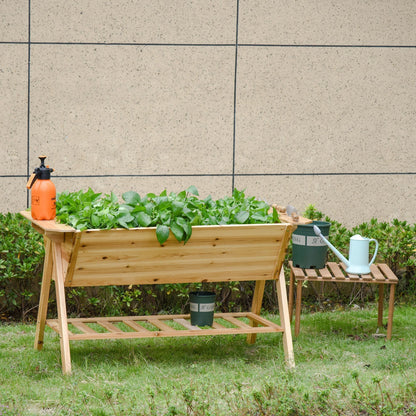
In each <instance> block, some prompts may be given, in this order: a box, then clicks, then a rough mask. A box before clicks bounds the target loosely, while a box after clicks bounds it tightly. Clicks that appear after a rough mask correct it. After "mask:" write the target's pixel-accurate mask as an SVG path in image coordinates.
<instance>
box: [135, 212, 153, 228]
mask: <svg viewBox="0 0 416 416" xmlns="http://www.w3.org/2000/svg"><path fill="white" fill-rule="evenodd" d="M136 219H137V222H138V223H139V225H140V226H141V227H148V226H149V225H150V223H151V222H152V218H151V217H150V215H148V214H146V213H145V212H139V213H138V214H137V215H136Z"/></svg>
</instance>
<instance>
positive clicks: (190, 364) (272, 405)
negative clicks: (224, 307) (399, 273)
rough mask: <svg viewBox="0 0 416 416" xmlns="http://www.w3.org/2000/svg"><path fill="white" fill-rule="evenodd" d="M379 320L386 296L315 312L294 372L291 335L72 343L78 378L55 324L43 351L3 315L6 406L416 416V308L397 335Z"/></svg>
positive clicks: (8, 411) (23, 410)
mask: <svg viewBox="0 0 416 416" xmlns="http://www.w3.org/2000/svg"><path fill="white" fill-rule="evenodd" d="M267 317H268V318H269V319H271V320H275V321H276V322H278V317H274V316H267ZM376 324H377V306H376V305H371V307H369V308H368V309H364V310H348V311H334V312H320V313H313V314H308V313H304V314H303V315H302V323H301V333H300V335H299V337H298V338H297V339H296V340H294V350H295V360H296V368H295V369H294V370H288V369H287V368H286V367H285V365H284V358H283V347H282V342H281V341H282V335H281V334H262V335H258V337H257V342H256V344H254V345H248V344H246V342H245V337H244V336H241V335H239V336H216V337H215V336H210V337H193V338H177V339H175V338H163V339H144V340H143V339H142V340H122V341H119V340H114V341H78V342H72V343H71V353H72V367H73V374H72V375H71V376H63V375H62V373H61V368H60V350H59V339H58V336H57V334H55V333H54V332H53V331H52V330H49V329H47V331H46V334H45V346H44V349H43V351H41V352H38V351H35V350H34V349H33V342H34V334H35V326H34V325H9V324H3V325H0V415H1V416H4V415H416V306H415V305H411V306H409V305H399V306H396V309H395V313H394V324H393V339H392V341H387V340H386V339H385V338H381V337H375V336H374V334H375V332H376ZM383 332H385V330H384V331H383Z"/></svg>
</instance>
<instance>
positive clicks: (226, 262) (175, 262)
mask: <svg viewBox="0 0 416 416" xmlns="http://www.w3.org/2000/svg"><path fill="white" fill-rule="evenodd" d="M288 227H290V226H289V225H287V224H258V225H257V224H256V225H241V226H238V225H231V226H205V227H202V226H201V227H194V228H193V233H192V237H191V239H190V240H189V241H188V242H187V243H186V244H185V245H184V244H183V243H179V242H178V241H177V240H176V239H175V238H174V237H173V236H172V235H171V236H170V238H169V239H168V240H167V242H166V243H165V244H163V245H162V246H161V245H160V244H159V242H158V241H157V239H156V235H155V230H154V229H153V228H143V229H134V230H87V231H84V232H82V233H81V237H80V241H79V245H78V246H77V247H75V246H74V250H76V251H77V253H76V254H77V255H75V256H72V258H74V259H76V260H74V261H76V263H75V264H71V265H70V267H72V270H73V275H72V279H71V281H67V282H66V286H105V285H129V284H165V283H192V282H202V281H233V280H235V281H242V280H269V279H274V278H277V275H276V274H277V273H278V272H279V270H276V268H277V267H276V266H277V264H278V261H279V259H281V258H282V254H284V252H285V251H286V248H287V241H288V238H287V232H288ZM282 251H283V253H282ZM279 262H280V261H279Z"/></svg>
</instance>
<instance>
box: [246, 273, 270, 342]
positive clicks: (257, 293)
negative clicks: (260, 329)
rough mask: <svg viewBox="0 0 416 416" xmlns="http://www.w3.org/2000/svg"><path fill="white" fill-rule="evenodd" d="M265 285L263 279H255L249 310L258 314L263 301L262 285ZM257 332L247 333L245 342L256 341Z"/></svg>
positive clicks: (253, 323) (254, 324)
mask: <svg viewBox="0 0 416 416" xmlns="http://www.w3.org/2000/svg"><path fill="white" fill-rule="evenodd" d="M265 285H266V281H265V280H257V281H256V287H255V288H254V295H253V303H252V305H251V312H253V313H255V314H256V315H259V314H260V312H261V305H262V303H263V294H264V286H265ZM250 324H251V326H257V324H256V323H255V322H250ZM256 336H257V334H248V335H247V343H248V344H254V343H255V342H256Z"/></svg>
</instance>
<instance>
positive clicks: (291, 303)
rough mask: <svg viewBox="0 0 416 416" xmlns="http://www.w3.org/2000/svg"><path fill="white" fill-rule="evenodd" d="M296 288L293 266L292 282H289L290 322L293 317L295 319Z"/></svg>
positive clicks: (291, 272) (291, 271)
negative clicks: (294, 297) (294, 300)
mask: <svg viewBox="0 0 416 416" xmlns="http://www.w3.org/2000/svg"><path fill="white" fill-rule="evenodd" d="M282 268H283V267H282ZM294 288H295V275H294V274H293V270H292V268H290V282H289V319H290V322H292V319H293V296H294Z"/></svg>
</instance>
